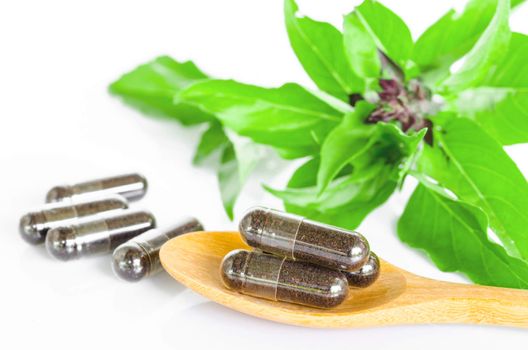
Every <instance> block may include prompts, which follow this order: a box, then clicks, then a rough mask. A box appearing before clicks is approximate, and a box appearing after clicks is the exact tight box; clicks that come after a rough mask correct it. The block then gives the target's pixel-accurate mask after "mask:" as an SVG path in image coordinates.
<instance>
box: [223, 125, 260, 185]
mask: <svg viewBox="0 0 528 350" xmlns="http://www.w3.org/2000/svg"><path fill="white" fill-rule="evenodd" d="M226 134H227V137H228V138H229V141H231V144H232V145H233V147H234V150H235V156H236V159H237V161H238V175H239V177H240V183H241V184H242V185H243V184H244V183H245V182H246V180H247V178H248V176H249V175H250V174H251V172H252V171H253V169H254V168H255V166H256V165H257V163H258V162H259V161H260V160H262V158H264V155H265V151H264V148H263V146H261V145H258V144H255V143H253V142H251V140H250V139H248V138H247V137H242V136H239V135H237V134H235V133H234V132H232V131H230V130H227V132H226Z"/></svg>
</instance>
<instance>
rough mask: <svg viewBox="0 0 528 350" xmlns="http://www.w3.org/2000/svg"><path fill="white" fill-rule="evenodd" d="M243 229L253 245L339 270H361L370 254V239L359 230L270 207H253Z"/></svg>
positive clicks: (242, 232) (248, 213)
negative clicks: (328, 223) (346, 228)
mask: <svg viewBox="0 0 528 350" xmlns="http://www.w3.org/2000/svg"><path fill="white" fill-rule="evenodd" d="M239 230H240V233H241V234H242V237H243V239H244V240H245V241H246V243H247V244H248V245H250V246H251V247H254V248H258V249H261V250H263V251H265V252H269V253H273V254H277V255H280V256H286V257H288V258H290V259H293V260H304V261H307V262H310V263H313V264H317V265H322V266H325V267H328V268H332V269H337V270H343V271H355V270H357V269H359V268H360V267H361V266H362V265H363V264H364V263H365V262H366V261H367V259H368V257H369V253H370V248H369V244H368V242H367V240H366V239H365V238H364V237H363V236H362V235H361V234H359V233H357V232H354V231H348V230H344V229H341V228H338V227H334V226H330V225H326V224H322V223H318V222H315V221H311V220H308V219H305V218H304V217H302V216H298V215H294V214H289V213H285V212H281V211H278V210H273V209H269V208H263V207H254V208H252V209H250V210H249V211H248V212H247V213H246V214H245V215H244V217H243V218H242V220H241V221H240V224H239Z"/></svg>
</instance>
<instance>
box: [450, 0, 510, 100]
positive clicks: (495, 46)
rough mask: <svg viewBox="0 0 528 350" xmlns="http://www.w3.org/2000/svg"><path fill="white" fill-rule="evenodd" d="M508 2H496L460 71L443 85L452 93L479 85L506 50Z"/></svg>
mask: <svg viewBox="0 0 528 350" xmlns="http://www.w3.org/2000/svg"><path fill="white" fill-rule="evenodd" d="M509 17H510V1H509V0H498V3H497V10H496V12H495V15H494V16H493V18H492V20H491V22H490V23H489V25H488V26H487V27H486V30H484V32H483V33H482V36H481V37H480V38H479V39H478V41H477V42H476V43H475V46H474V47H473V48H472V49H471V50H470V51H469V52H468V54H467V56H466V57H465V60H464V63H463V64H462V66H461V67H460V69H459V70H458V71H457V72H455V73H454V74H452V75H451V76H450V77H449V78H447V79H446V81H445V82H444V83H443V85H444V86H445V87H447V88H448V89H449V90H450V91H452V92H458V91H461V90H463V89H466V88H469V87H474V86H477V85H478V84H479V83H481V82H482V81H483V80H484V79H485V78H486V76H487V74H488V73H489V70H490V68H491V67H493V66H494V65H495V64H496V63H497V62H498V61H499V60H500V59H501V58H502V57H503V55H504V53H505V52H506V50H507V49H508V44H509V41H510V37H511V32H510V27H509V23H508V22H509Z"/></svg>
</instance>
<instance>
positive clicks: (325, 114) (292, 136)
mask: <svg viewBox="0 0 528 350" xmlns="http://www.w3.org/2000/svg"><path fill="white" fill-rule="evenodd" d="M176 101H177V102H185V103H189V104H192V105H194V106H196V107H199V108H201V109H202V110H204V111H206V112H208V113H211V114H214V115H215V116H216V117H217V118H218V119H219V120H220V121H221V122H222V124H223V125H224V126H225V127H227V128H229V129H231V130H233V131H235V132H236V133H238V134H239V135H241V136H247V137H249V138H251V139H253V141H255V142H257V143H262V144H267V145H271V146H275V147H278V148H286V149H309V150H311V152H314V151H316V150H317V149H318V148H319V142H320V141H321V140H323V139H324V138H325V137H326V135H327V134H328V132H330V130H331V129H333V128H334V127H335V126H336V125H337V124H338V123H339V122H340V121H341V118H342V113H341V112H340V111H338V110H336V109H335V108H333V107H332V106H330V105H329V104H328V103H326V102H324V101H323V100H321V99H319V98H318V97H316V96H315V95H314V94H312V93H310V92H309V91H308V90H306V89H305V88H303V87H301V86H299V85H297V84H286V85H283V86H281V87H279V88H271V89H266V88H261V87H257V86H253V85H247V84H242V83H237V82H235V81H231V80H208V81H204V82H199V83H196V84H193V85H191V86H189V87H187V88H186V89H184V90H182V91H181V92H180V93H179V94H178V95H177V97H176Z"/></svg>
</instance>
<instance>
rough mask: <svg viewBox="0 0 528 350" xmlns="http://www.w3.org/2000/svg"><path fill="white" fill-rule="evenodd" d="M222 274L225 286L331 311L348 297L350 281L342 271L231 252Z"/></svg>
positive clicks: (286, 259) (288, 260)
mask: <svg viewBox="0 0 528 350" xmlns="http://www.w3.org/2000/svg"><path fill="white" fill-rule="evenodd" d="M221 274H222V280H223V282H224V284H225V285H226V287H228V288H230V289H234V290H236V291H238V292H241V293H243V294H248V295H251V296H256V297H259V298H265V299H269V300H275V301H285V302H290V303H294V304H302V305H308V306H312V307H319V308H332V307H335V306H337V305H339V304H341V303H342V302H343V301H344V300H345V299H346V297H347V295H348V285H347V280H346V278H345V276H344V275H343V274H342V273H341V272H339V271H336V270H331V269H327V268H325V267H322V266H317V265H313V264H310V263H307V262H304V261H294V260H290V259H288V258H283V257H278V256H275V255H272V254H265V253H261V252H256V251H252V252H250V251H247V250H243V249H239V250H234V251H232V252H230V253H229V254H227V255H226V256H225V257H224V259H223V261H222V266H221Z"/></svg>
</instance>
